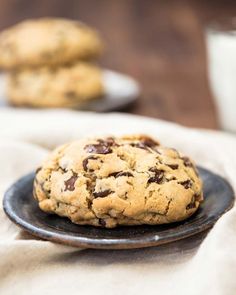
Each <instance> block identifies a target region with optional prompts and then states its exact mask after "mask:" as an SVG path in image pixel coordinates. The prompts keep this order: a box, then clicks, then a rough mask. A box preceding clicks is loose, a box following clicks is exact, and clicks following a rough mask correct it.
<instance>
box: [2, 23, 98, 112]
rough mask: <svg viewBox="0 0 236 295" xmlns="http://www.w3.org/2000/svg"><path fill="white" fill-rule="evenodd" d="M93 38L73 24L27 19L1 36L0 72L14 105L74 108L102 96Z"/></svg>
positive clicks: (91, 33) (96, 36) (95, 44)
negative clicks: (6, 73)
mask: <svg viewBox="0 0 236 295" xmlns="http://www.w3.org/2000/svg"><path fill="white" fill-rule="evenodd" d="M102 48H103V44H102V41H101V39H100V37H99V36H98V34H97V33H96V32H95V31H94V30H92V29H90V28H89V27H87V26H85V25H84V24H81V23H80V22H77V21H72V20H66V19H57V18H42V19H37V20H27V21H24V22H22V23H20V24H17V25H15V26H13V27H11V28H9V29H7V30H5V31H3V32H2V33H1V34H0V68H2V69H3V70H6V71H8V83H7V96H8V99H9V102H10V103H11V104H13V105H17V106H33V107H73V106H78V105H79V104H80V103H81V102H84V101H87V100H90V99H94V98H98V97H100V96H101V95H102V94H103V83H102V72H101V70H100V69H99V68H98V67H97V66H96V65H94V64H93V63H91V61H94V60H95V59H96V58H97V57H98V56H99V55H100V54H101V52H102Z"/></svg>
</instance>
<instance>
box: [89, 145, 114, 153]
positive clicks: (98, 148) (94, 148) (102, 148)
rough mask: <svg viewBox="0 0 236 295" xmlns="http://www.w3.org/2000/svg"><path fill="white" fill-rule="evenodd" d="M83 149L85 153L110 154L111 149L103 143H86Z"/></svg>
mask: <svg viewBox="0 0 236 295" xmlns="http://www.w3.org/2000/svg"><path fill="white" fill-rule="evenodd" d="M85 150H86V152H87V153H91V154H92V153H94V154H104V155H105V154H110V153H112V149H111V148H110V146H107V145H105V144H88V145H86V146H85Z"/></svg>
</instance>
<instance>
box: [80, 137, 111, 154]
mask: <svg viewBox="0 0 236 295" xmlns="http://www.w3.org/2000/svg"><path fill="white" fill-rule="evenodd" d="M97 142H98V143H97V144H88V145H86V146H85V150H86V152H87V153H95V154H110V153H112V149H111V147H112V146H117V144H116V142H115V140H114V138H113V137H107V138H106V139H98V140H97Z"/></svg>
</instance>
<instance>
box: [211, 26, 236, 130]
mask: <svg viewBox="0 0 236 295" xmlns="http://www.w3.org/2000/svg"><path fill="white" fill-rule="evenodd" d="M206 40H207V51H208V74H209V81H210V84H211V89H212V93H213V95H214V98H215V103H216V107H217V111H218V116H219V121H220V124H221V127H222V128H223V129H225V130H228V131H233V132H236V30H235V31H228V32H227V31H226V32H225V31H214V30H208V31H207V38H206Z"/></svg>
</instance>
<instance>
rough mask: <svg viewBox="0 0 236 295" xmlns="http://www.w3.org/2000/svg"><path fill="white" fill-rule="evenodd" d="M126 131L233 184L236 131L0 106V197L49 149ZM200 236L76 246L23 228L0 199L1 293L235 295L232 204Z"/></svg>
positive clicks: (129, 117) (235, 232)
mask: <svg viewBox="0 0 236 295" xmlns="http://www.w3.org/2000/svg"><path fill="white" fill-rule="evenodd" d="M127 133H147V134H149V135H152V136H155V137H156V138H158V139H159V140H160V141H161V142H162V143H163V144H164V145H167V146H171V147H176V148H177V149H179V150H181V151H182V152H184V153H186V154H188V155H189V156H191V157H192V158H193V159H194V160H195V161H196V162H197V163H198V164H199V165H202V166H204V167H206V168H209V169H211V170H213V171H215V172H217V173H218V174H220V175H222V176H224V177H225V178H227V179H228V181H229V182H230V183H231V185H232V186H233V188H234V190H235V189H236V156H235V153H236V137H233V136H231V135H227V134H224V133H222V132H216V131H207V130H196V129H189V128H184V127H181V126H179V125H176V124H172V123H167V122H164V121H160V120H155V119H149V118H144V117H138V116H132V115H125V114H114V113H111V114H93V113H82V112H73V111H65V110H48V111H46V110H45V111H36V110H17V109H6V108H5V109H4V108H2V110H0V198H1V199H2V197H3V194H4V191H5V190H6V188H7V187H8V186H9V185H11V184H12V182H13V181H15V180H16V179H17V178H19V177H21V176H22V175H24V174H26V173H28V172H30V171H31V170H33V169H35V168H36V167H37V166H38V165H39V164H40V162H41V161H42V160H43V159H44V158H45V156H46V155H47V153H48V149H52V148H54V147H55V146H57V145H59V144H62V143H64V142H67V141H71V140H73V139H77V138H80V137H83V136H93V135H101V134H109V135H112V134H114V135H119V134H127ZM204 236H205V235H204V234H203V235H200V236H197V237H192V238H189V239H187V241H179V242H176V243H172V244H169V245H163V246H160V247H154V248H146V249H138V250H120V251H115V250H112V251H111V250H110V251H108V250H91V249H76V248H72V247H67V246H62V245H58V244H53V243H51V242H48V241H42V240H39V239H36V238H34V237H33V236H31V235H29V234H26V233H25V232H23V231H22V230H20V229H19V228H18V227H16V226H15V225H14V224H13V223H12V222H11V221H10V220H8V218H7V217H6V216H5V214H4V212H3V210H2V205H1V207H0V294H4V295H15V294H17V295H20V294H23V295H28V294H30V295H36V294H40V295H41V294H44V295H47V294H50V295H51V294H56V295H60V294H83V295H86V294H103V295H106V294H109V295H110V294H119V295H120V294H130V295H132V294H135V295H136V294H143V293H145V294H164V295H178V294H181V295H185V294H188V295H189V294H193V295H195V294H196V295H198V294H199V295H200V294H214V295H234V294H236V279H235V275H236V210H235V208H233V209H232V210H231V211H229V212H228V213H226V214H225V215H224V216H223V217H222V218H221V219H220V220H219V221H218V222H217V223H216V225H215V226H214V228H213V229H212V230H211V231H210V233H209V234H208V235H207V236H206V238H205V239H204V240H203V238H204ZM202 240H203V242H202ZM200 244H201V245H200ZM199 245H200V246H199Z"/></svg>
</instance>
